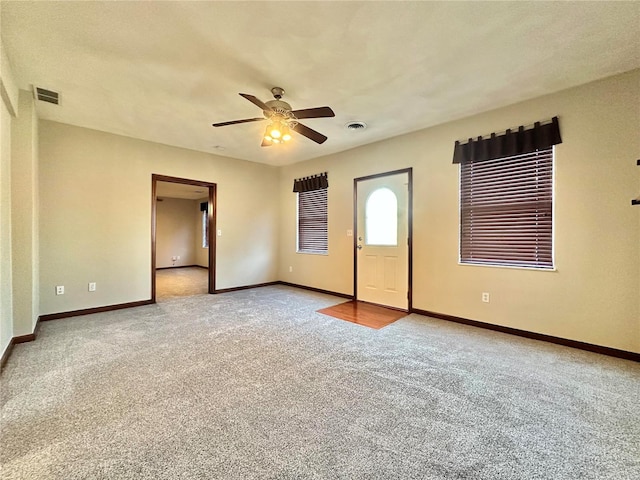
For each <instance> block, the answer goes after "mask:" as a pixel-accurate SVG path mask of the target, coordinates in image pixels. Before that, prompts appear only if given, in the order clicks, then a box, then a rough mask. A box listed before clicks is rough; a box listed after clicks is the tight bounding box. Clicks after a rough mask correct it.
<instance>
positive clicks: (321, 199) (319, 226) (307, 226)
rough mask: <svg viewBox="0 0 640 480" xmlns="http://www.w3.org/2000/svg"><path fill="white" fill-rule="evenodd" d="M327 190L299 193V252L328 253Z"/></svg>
mask: <svg viewBox="0 0 640 480" xmlns="http://www.w3.org/2000/svg"><path fill="white" fill-rule="evenodd" d="M327 251H328V237H327V189H326V188H323V189H321V190H313V191H311V192H299V193H298V252H303V253H327Z"/></svg>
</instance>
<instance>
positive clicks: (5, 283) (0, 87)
mask: <svg viewBox="0 0 640 480" xmlns="http://www.w3.org/2000/svg"><path fill="white" fill-rule="evenodd" d="M0 96H1V97H2V101H1V102H0V104H1V106H0V355H2V354H4V352H5V351H6V349H7V347H8V346H9V343H10V342H11V338H12V337H13V335H14V332H13V319H14V317H13V272H12V263H13V262H12V242H11V227H12V225H11V194H12V188H11V162H12V161H11V158H12V152H11V124H12V122H13V121H14V120H15V118H13V117H15V115H16V113H17V111H18V89H17V88H16V85H15V81H14V79H13V73H12V69H11V64H10V62H9V58H8V57H7V55H6V53H5V50H4V46H3V45H2V41H1V40H0Z"/></svg>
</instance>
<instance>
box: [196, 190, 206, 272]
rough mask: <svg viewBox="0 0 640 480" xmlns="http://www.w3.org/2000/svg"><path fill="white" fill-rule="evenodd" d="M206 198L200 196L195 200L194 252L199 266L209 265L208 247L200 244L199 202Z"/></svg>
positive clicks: (200, 218)
mask: <svg viewBox="0 0 640 480" xmlns="http://www.w3.org/2000/svg"><path fill="white" fill-rule="evenodd" d="M208 200H209V199H208V198H206V197H205V198H201V199H199V200H196V206H195V210H196V239H195V247H194V248H195V252H196V261H195V264H196V265H200V266H201V267H206V268H208V267H209V247H206V248H205V247H203V246H202V212H201V211H200V203H202V202H207V201H208Z"/></svg>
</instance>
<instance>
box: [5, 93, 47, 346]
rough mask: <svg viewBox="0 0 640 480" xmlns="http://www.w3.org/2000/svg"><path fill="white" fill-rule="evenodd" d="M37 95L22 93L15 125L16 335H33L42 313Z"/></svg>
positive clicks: (13, 221) (13, 130)
mask: <svg viewBox="0 0 640 480" xmlns="http://www.w3.org/2000/svg"><path fill="white" fill-rule="evenodd" d="M34 103H35V102H34V99H33V95H32V94H31V92H28V91H26V90H20V95H19V103H18V116H17V118H16V119H14V121H13V122H12V125H11V151H12V159H11V229H12V231H11V234H12V235H11V236H12V256H13V265H12V271H13V315H14V321H13V335H14V336H17V335H27V334H30V333H32V332H33V330H34V328H35V326H36V322H37V320H38V314H39V305H38V303H39V293H40V292H39V284H38V264H39V262H38V240H39V238H38V117H37V115H36V109H35V104H34Z"/></svg>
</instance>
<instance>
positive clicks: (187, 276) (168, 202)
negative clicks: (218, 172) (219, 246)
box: [151, 174, 216, 302]
mask: <svg viewBox="0 0 640 480" xmlns="http://www.w3.org/2000/svg"><path fill="white" fill-rule="evenodd" d="M151 195H152V202H151V205H152V209H151V300H152V301H153V302H156V300H165V299H169V298H173V297H183V296H190V295H197V294H202V293H215V273H216V272H215V266H216V262H215V258H216V235H215V232H216V184H215V183H210V182H203V181H199V180H190V179H186V178H178V177H169V176H166V175H156V174H153V175H152V177H151Z"/></svg>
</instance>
